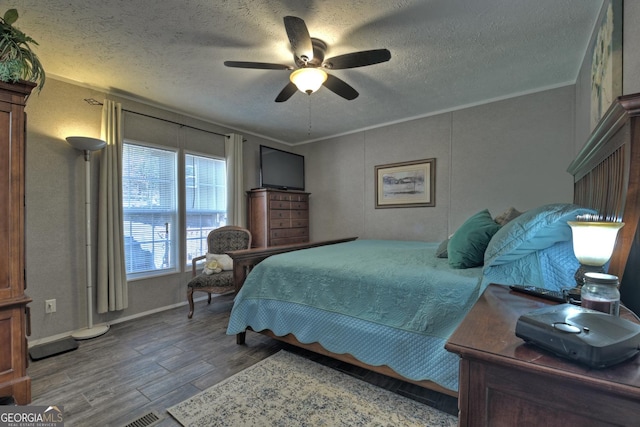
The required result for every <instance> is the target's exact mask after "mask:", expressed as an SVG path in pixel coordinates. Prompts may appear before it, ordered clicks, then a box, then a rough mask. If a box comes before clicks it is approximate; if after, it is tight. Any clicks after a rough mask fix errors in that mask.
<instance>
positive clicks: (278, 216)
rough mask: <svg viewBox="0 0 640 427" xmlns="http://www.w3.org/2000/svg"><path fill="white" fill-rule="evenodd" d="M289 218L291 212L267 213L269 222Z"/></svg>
mask: <svg viewBox="0 0 640 427" xmlns="http://www.w3.org/2000/svg"><path fill="white" fill-rule="evenodd" d="M289 218H291V211H283V210H272V211H269V220H270V221H273V220H275V219H289Z"/></svg>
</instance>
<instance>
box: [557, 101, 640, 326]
mask: <svg viewBox="0 0 640 427" xmlns="http://www.w3.org/2000/svg"><path fill="white" fill-rule="evenodd" d="M567 171H568V172H569V173H570V174H571V175H573V176H574V202H575V203H576V204H578V205H581V206H586V207H590V208H593V209H595V210H597V211H598V212H599V214H600V216H601V217H602V219H603V220H606V221H623V222H624V223H625V225H624V227H622V228H621V229H620V231H619V232H618V240H617V242H616V248H615V250H614V252H613V256H612V257H611V261H610V265H609V273H611V274H614V275H616V276H618V277H619V278H621V286H620V292H621V293H622V301H623V302H624V303H625V304H626V305H627V307H628V308H630V309H631V310H632V311H634V312H635V313H636V314H640V283H639V282H640V269H639V264H640V237H639V236H638V234H639V231H640V230H639V229H638V221H639V220H640V94H633V95H625V96H622V97H619V98H617V100H616V101H615V102H614V103H613V104H612V105H611V107H610V108H609V109H608V110H607V112H606V113H605V115H604V116H603V117H602V119H601V120H600V122H599V123H598V125H597V126H596V127H595V129H594V130H593V132H592V133H591V136H590V137H589V139H588V140H587V142H586V144H585V145H584V147H583V148H582V150H581V151H580V153H579V154H578V156H577V157H576V159H575V160H574V161H573V162H572V163H571V165H569V168H568V169H567ZM625 273H626V274H625Z"/></svg>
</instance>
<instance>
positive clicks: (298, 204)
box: [289, 202, 309, 211]
mask: <svg viewBox="0 0 640 427" xmlns="http://www.w3.org/2000/svg"><path fill="white" fill-rule="evenodd" d="M289 203H290V206H291V209H298V210H304V211H306V210H309V204H308V203H307V202H289Z"/></svg>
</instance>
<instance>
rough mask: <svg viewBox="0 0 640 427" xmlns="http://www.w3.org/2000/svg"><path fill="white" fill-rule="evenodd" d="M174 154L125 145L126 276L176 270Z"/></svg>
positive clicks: (176, 222) (173, 152)
mask: <svg viewBox="0 0 640 427" xmlns="http://www.w3.org/2000/svg"><path fill="white" fill-rule="evenodd" d="M176 166H177V153H176V152H175V151H172V150H167V149H160V148H153V147H149V146H143V145H137V144H131V143H127V142H125V143H124V144H123V152H122V193H123V194H122V202H123V214H124V219H123V223H124V224H123V225H124V251H125V262H126V267H127V269H126V271H127V277H128V278H132V277H143V276H148V275H152V274H157V273H158V272H163V271H175V270H176V259H177V255H176V254H177V250H178V245H177V244H176V242H177V241H178V236H177V230H178V227H177V224H178V203H177V187H178V186H177V180H176V177H177V172H176V169H177V168H176Z"/></svg>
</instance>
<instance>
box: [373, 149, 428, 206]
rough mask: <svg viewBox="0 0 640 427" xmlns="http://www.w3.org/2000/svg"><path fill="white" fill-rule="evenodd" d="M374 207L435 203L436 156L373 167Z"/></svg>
mask: <svg viewBox="0 0 640 427" xmlns="http://www.w3.org/2000/svg"><path fill="white" fill-rule="evenodd" d="M375 175H376V209H380V208H413V207H424V206H435V205H436V197H435V196H436V194H435V192H436V159H423V160H414V161H411V162H401V163H390V164H387V165H378V166H375Z"/></svg>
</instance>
